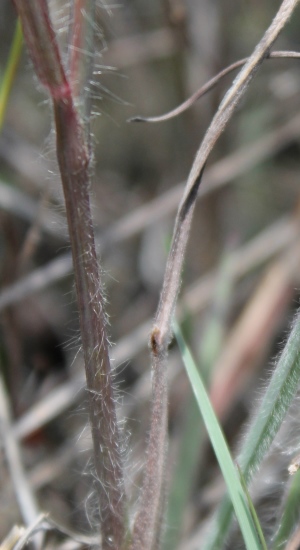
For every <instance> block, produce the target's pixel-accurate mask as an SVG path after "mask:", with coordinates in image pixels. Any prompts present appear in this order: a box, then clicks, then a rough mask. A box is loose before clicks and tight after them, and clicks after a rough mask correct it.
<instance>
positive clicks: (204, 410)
mask: <svg viewBox="0 0 300 550" xmlns="http://www.w3.org/2000/svg"><path fill="white" fill-rule="evenodd" d="M175 335H176V338H177V342H178V345H179V348H180V351H181V354H182V358H183V361H184V364H185V367H186V371H187V374H188V376H189V379H190V382H191V385H192V389H193V392H194V394H195V397H196V400H197V403H198V406H199V409H200V411H201V414H202V416H203V420H204V423H205V425H206V428H207V431H208V433H209V437H210V441H211V444H212V446H213V448H214V451H215V453H216V456H217V459H218V462H219V465H220V468H221V471H222V474H223V476H224V479H225V482H226V485H227V488H228V492H229V494H230V498H231V500H232V504H233V507H234V510H235V513H236V516H237V519H238V522H239V525H240V529H241V531H242V534H243V537H244V542H245V545H246V548H247V550H261V544H260V541H259V538H258V535H257V531H256V528H255V525H254V522H253V519H252V516H251V513H250V511H249V508H248V504H247V500H246V497H245V494H244V491H243V488H242V485H241V482H240V479H239V476H238V472H237V470H236V468H235V465H234V464H233V461H232V458H231V456H230V452H229V450H228V447H227V443H226V441H225V438H224V436H223V433H222V430H221V428H220V426H219V423H218V420H217V418H216V415H215V413H214V411H213V408H212V406H211V403H210V401H209V398H208V395H207V393H206V390H205V387H204V385H203V383H202V380H201V378H200V375H199V372H198V369H197V367H196V365H195V363H194V360H193V358H192V355H191V353H190V351H189V350H188V348H187V346H186V344H185V342H184V339H183V336H182V334H181V331H180V329H179V328H178V326H176V325H175Z"/></svg>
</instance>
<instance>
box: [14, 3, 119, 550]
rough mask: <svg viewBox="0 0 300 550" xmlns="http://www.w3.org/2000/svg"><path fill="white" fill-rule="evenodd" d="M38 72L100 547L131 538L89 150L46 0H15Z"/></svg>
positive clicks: (115, 548) (116, 548) (115, 549)
mask: <svg viewBox="0 0 300 550" xmlns="http://www.w3.org/2000/svg"><path fill="white" fill-rule="evenodd" d="M14 3H15V5H16V7H17V10H18V13H19V15H20V19H21V22H22V26H23V33H24V38H25V41H26V43H27V47H28V49H29V53H30V55H31V58H32V61H33V63H34V67H35V69H36V72H37V74H38V76H39V78H40V79H41V82H42V83H43V84H44V86H45V87H46V88H47V89H48V91H49V93H50V96H51V99H52V101H53V110H54V119H55V128H56V140H57V158H58V164H59V168H60V173H61V178H62V184H63V190H64V196H65V202H66V212H67V220H68V227H69V234H70V241H71V249H72V257H73V265H74V273H75V284H76V292H77V300H78V307H79V318H80V328H81V340H82V348H83V355H84V362H85V369H86V380H87V389H88V392H89V412H90V423H91V430H92V438H93V446H94V456H95V470H96V476H95V479H96V481H95V485H96V490H97V494H98V497H99V509H100V523H101V548H102V549H103V550H108V549H110V550H111V549H113V550H120V549H122V548H124V545H125V542H124V541H125V519H124V517H125V508H126V506H125V494H124V482H123V469H122V463H121V450H120V448H121V439H120V434H119V430H118V425H117V414H116V401H115V397H114V391H113V385H112V369H111V363H110V357H109V345H108V339H107V332H106V318H105V312H104V306H103V304H104V299H103V294H102V290H101V281H100V274H99V269H98V260H97V256H96V249H95V242H94V231H93V223H92V217H91V211H90V200H89V188H90V179H91V176H90V151H89V144H88V142H87V139H86V132H85V127H84V124H83V123H82V121H81V120H80V117H79V114H78V111H77V109H76V107H75V105H74V99H73V95H72V86H71V85H70V83H69V81H68V78H67V75H66V74H65V71H64V67H63V64H62V61H61V56H60V51H59V48H58V45H57V42H56V37H55V33H54V30H53V28H52V25H51V21H50V17H49V13H48V5H47V2H46V1H44V0H28V1H26V2H23V0H15V2H14Z"/></svg>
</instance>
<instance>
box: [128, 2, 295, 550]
mask: <svg viewBox="0 0 300 550" xmlns="http://www.w3.org/2000/svg"><path fill="white" fill-rule="evenodd" d="M297 3H298V0H284V1H283V2H282V4H281V6H280V8H279V10H278V12H277V14H276V16H275V18H274V19H273V22H272V23H271V25H270V27H269V28H268V29H267V31H266V33H265V34H264V36H263V38H262V40H261V41H260V42H259V43H258V45H257V46H256V48H255V50H254V52H253V54H252V55H251V56H250V57H249V59H248V61H247V62H246V64H245V65H244V67H243V68H242V70H241V71H240V73H239V74H238V76H237V78H236V79H235V81H234V83H233V85H232V86H231V88H230V89H229V91H228V92H227V94H226V95H225V97H224V99H223V101H222V102H221V104H220V107H219V109H218V111H217V113H216V115H215V116H214V118H213V120H212V123H211V125H210V127H209V128H208V130H207V132H206V135H205V137H204V139H203V142H202V144H201V146H200V148H199V150H198V153H197V155H196V158H195V161H194V163H193V166H192V169H191V172H190V175H189V178H188V181H187V184H186V187H185V191H184V194H183V198H182V201H181V203H180V206H179V210H178V214H177V218H176V222H175V228H174V232H173V239H172V244H171V250H170V254H169V257H168V261H167V267H166V273H165V277H164V282H163V288H162V293H161V298H160V302H159V306H158V310H157V314H156V317H155V322H154V326H153V329H152V333H151V338H150V341H151V349H152V365H153V402H152V413H151V420H150V434H149V442H148V448H147V459H146V468H145V476H144V484H143V488H142V495H141V500H140V507H139V511H138V513H137V516H136V519H135V523H134V529H133V543H132V548H133V550H138V549H139V548H143V550H154V549H155V546H156V543H157V538H158V533H157V529H159V528H160V526H161V512H162V511H161V502H162V498H163V496H162V495H163V486H164V478H165V456H166V445H167V391H166V390H165V391H163V388H166V357H167V349H168V344H169V341H170V337H171V330H172V329H171V325H172V317H173V313H174V309H175V306H176V302H177V296H178V292H179V288H180V280H181V272H182V264H183V260H184V253H185V249H186V245H187V241H188V235H189V231H190V226H191V222H192V217H193V211H194V208H195V203H196V198H197V193H198V189H199V185H200V182H201V176H202V174H203V170H204V167H205V163H206V161H207V158H208V156H209V154H210V152H211V150H212V149H213V147H214V145H215V143H216V142H217V140H218V138H219V137H220V135H221V133H222V132H223V130H224V129H225V126H226V124H227V123H228V121H229V119H230V117H231V116H232V114H233V112H234V110H235V108H236V107H237V105H238V103H239V101H240V99H241V98H242V96H243V95H244V93H245V92H246V90H247V88H248V86H249V84H250V82H251V80H252V78H253V77H254V75H255V73H256V71H257V69H258V67H259V66H260V65H261V63H262V62H263V60H264V58H265V57H266V56H267V55H268V54H269V51H270V48H271V46H272V45H273V43H274V41H275V40H276V38H277V36H278V34H279V33H280V31H281V30H282V28H283V27H284V25H285V24H286V22H287V21H288V19H289V17H290V16H291V14H292V12H293V10H294V8H295V7H296V5H297ZM158 414H159V415H160V416H159V417H158Z"/></svg>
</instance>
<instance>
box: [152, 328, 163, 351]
mask: <svg viewBox="0 0 300 550" xmlns="http://www.w3.org/2000/svg"><path fill="white" fill-rule="evenodd" d="M150 347H151V351H152V353H153V355H154V357H158V356H159V355H160V352H161V331H160V329H159V328H158V327H157V326H154V327H153V329H152V332H151V335H150Z"/></svg>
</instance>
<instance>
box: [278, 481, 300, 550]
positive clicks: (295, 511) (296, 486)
mask: <svg viewBox="0 0 300 550" xmlns="http://www.w3.org/2000/svg"><path fill="white" fill-rule="evenodd" d="M299 516H300V470H298V472H297V473H296V474H295V475H294V477H293V479H292V480H291V485H290V487H289V492H288V495H287V498H286V500H285V503H284V510H283V513H282V516H281V520H280V525H279V528H278V530H277V533H276V535H275V540H274V543H273V546H272V548H273V550H282V549H283V548H285V546H286V541H287V540H288V539H289V538H290V536H291V534H292V532H293V530H294V529H295V525H298V524H299Z"/></svg>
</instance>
